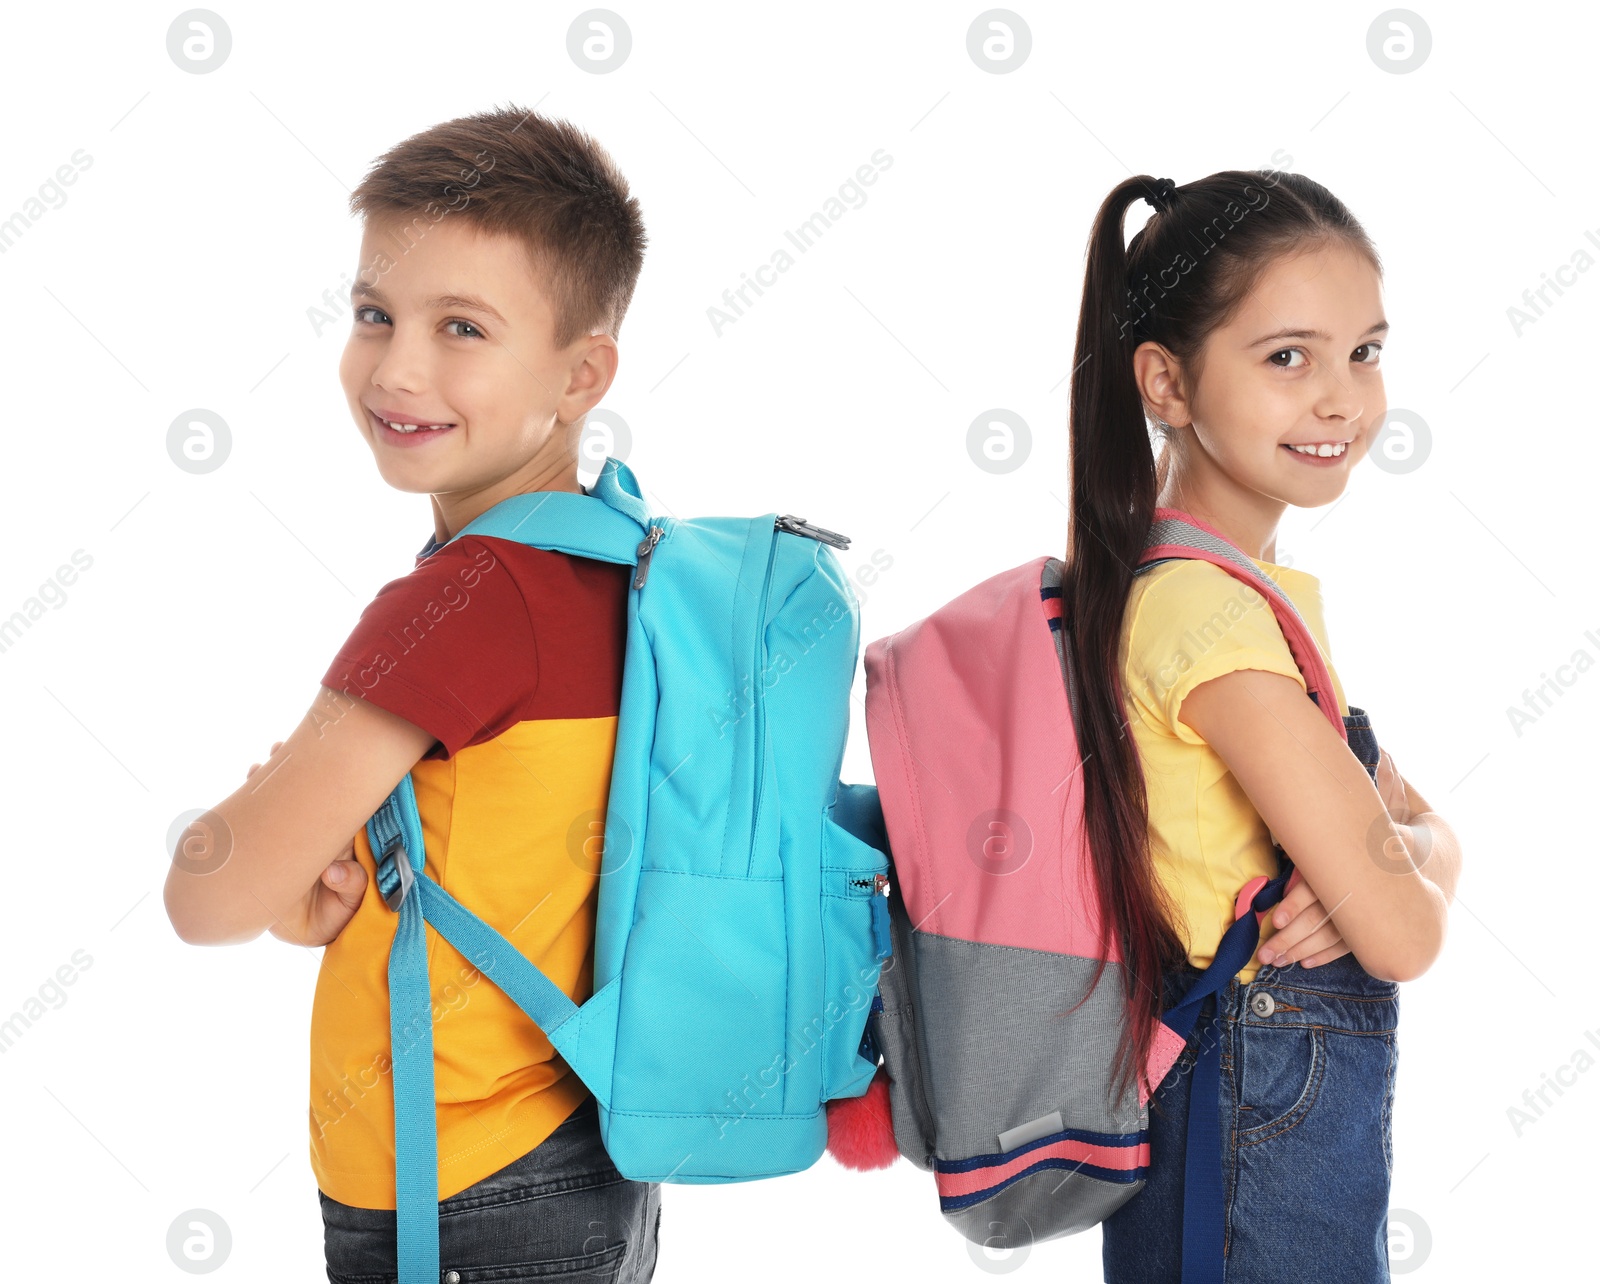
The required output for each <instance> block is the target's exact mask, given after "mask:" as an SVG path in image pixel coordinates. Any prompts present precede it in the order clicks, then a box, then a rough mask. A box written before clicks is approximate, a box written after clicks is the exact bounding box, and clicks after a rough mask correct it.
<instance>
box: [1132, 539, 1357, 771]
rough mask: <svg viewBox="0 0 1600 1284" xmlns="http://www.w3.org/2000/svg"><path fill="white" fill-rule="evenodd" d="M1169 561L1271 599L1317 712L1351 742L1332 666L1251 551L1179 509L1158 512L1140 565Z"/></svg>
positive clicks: (1284, 636)
mask: <svg viewBox="0 0 1600 1284" xmlns="http://www.w3.org/2000/svg"><path fill="white" fill-rule="evenodd" d="M1163 557H1184V558H1190V559H1194V560H1199V561H1206V562H1210V563H1211V564H1212V565H1213V566H1218V567H1221V568H1222V569H1223V570H1224V571H1226V572H1228V574H1229V575H1231V576H1233V577H1234V578H1235V579H1237V580H1240V581H1242V582H1244V583H1246V584H1249V585H1250V586H1251V587H1252V588H1254V589H1256V590H1257V591H1258V592H1259V593H1262V594H1263V595H1264V596H1265V597H1266V599H1267V602H1268V604H1269V605H1270V606H1271V607H1272V613H1273V615H1274V616H1275V617H1276V618H1277V621H1278V627H1279V628H1281V629H1282V630H1283V638H1284V641H1285V642H1287V643H1288V644H1289V654H1290V655H1292V656H1293V657H1294V662H1295V664H1296V665H1297V666H1299V669H1300V674H1301V676H1302V677H1304V678H1305V680H1306V689H1307V690H1308V691H1312V692H1315V693H1316V697H1317V708H1318V709H1320V710H1321V711H1322V714H1323V716H1324V717H1326V718H1327V719H1328V721H1329V722H1330V723H1332V725H1333V729H1334V730H1335V731H1337V732H1338V733H1339V738H1340V739H1341V740H1344V741H1345V742H1346V743H1348V742H1349V739H1350V737H1349V733H1348V732H1347V731H1346V730H1345V725H1344V714H1343V713H1342V711H1341V710H1340V709H1339V701H1338V698H1337V696H1336V695H1335V693H1334V689H1333V676H1332V675H1331V674H1330V673H1329V672H1328V665H1327V661H1326V660H1325V659H1324V658H1323V655H1322V649H1321V648H1320V647H1319V646H1318V645H1317V640H1316V638H1315V637H1313V636H1312V633H1311V629H1310V628H1309V626H1307V624H1306V622H1305V620H1304V619H1303V618H1302V617H1301V615H1300V612H1299V610H1297V609H1296V607H1295V604H1294V603H1293V602H1292V601H1290V600H1289V596H1288V594H1286V593H1285V592H1284V591H1283V590H1282V589H1280V588H1279V587H1278V586H1277V585H1276V584H1275V583H1273V581H1272V579H1271V577H1270V576H1268V575H1265V574H1263V573H1262V571H1261V568H1260V567H1258V566H1257V565H1256V564H1255V563H1254V562H1252V561H1251V560H1250V558H1249V556H1248V555H1247V554H1246V553H1245V551H1244V550H1243V549H1241V548H1240V547H1239V546H1238V545H1237V544H1235V543H1233V541H1232V540H1230V539H1229V538H1228V537H1227V536H1226V535H1224V534H1223V533H1222V532H1221V531H1219V530H1217V529H1216V528H1215V527H1214V526H1211V525H1209V524H1208V523H1206V522H1204V521H1202V520H1201V519H1200V518H1198V517H1193V516H1191V515H1190V514H1188V513H1185V512H1182V511H1181V510H1179V509H1176V508H1158V509H1156V513H1155V521H1154V522H1153V523H1152V524H1151V526H1150V535H1149V537H1148V541H1147V544H1146V547H1145V550H1144V556H1143V557H1141V558H1140V560H1139V566H1140V567H1141V568H1142V567H1144V566H1145V565H1146V564H1147V563H1149V562H1153V561H1155V560H1157V559H1158V558H1163Z"/></svg>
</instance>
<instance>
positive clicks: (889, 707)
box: [829, 508, 1348, 1281]
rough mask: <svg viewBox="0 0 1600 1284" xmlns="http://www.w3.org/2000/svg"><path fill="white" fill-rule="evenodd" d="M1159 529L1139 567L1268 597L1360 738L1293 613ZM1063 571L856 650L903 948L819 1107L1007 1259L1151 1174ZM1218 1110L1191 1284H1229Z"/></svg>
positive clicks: (1235, 949) (1232, 934) (1197, 1208)
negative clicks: (1089, 807)
mask: <svg viewBox="0 0 1600 1284" xmlns="http://www.w3.org/2000/svg"><path fill="white" fill-rule="evenodd" d="M1155 517H1156V520H1155V522H1154V524H1153V525H1152V526H1151V529H1150V535H1149V538H1148V540H1147V547H1146V549H1145V552H1144V555H1143V557H1142V559H1141V561H1140V565H1139V567H1138V568H1137V572H1143V571H1145V570H1147V569H1149V568H1150V567H1152V566H1155V565H1156V564H1158V563H1159V562H1163V561H1167V560H1169V559H1171V558H1202V559H1204V560H1206V561H1208V562H1211V563H1212V564H1214V565H1216V566H1219V567H1221V568H1222V569H1223V570H1225V571H1227V572H1228V573H1229V574H1230V575H1233V576H1234V577H1235V578H1237V579H1239V580H1241V581H1243V582H1244V583H1246V584H1249V585H1251V586H1252V587H1254V588H1255V589H1256V590H1257V591H1259V592H1260V593H1262V594H1263V595H1264V596H1265V598H1266V600H1267V601H1268V602H1269V603H1270V604H1271V606H1272V609H1273V612H1274V614H1275V616H1276V618H1277V620H1278V622H1279V624H1280V625H1281V626H1282V629H1283V633H1284V637H1285V639H1286V640H1287V641H1288V644H1289V648H1290V651H1291V652H1292V654H1293V655H1294V658H1295V661H1296V663H1297V664H1298V666H1299V668H1300V671H1301V673H1302V674H1303V675H1304V677H1305V679H1306V683H1307V687H1308V689H1309V694H1310V696H1311V697H1312V699H1313V700H1315V701H1316V702H1317V704H1318V706H1319V707H1320V708H1321V709H1322V710H1323V712H1324V713H1325V714H1326V715H1327V716H1328V718H1329V720H1330V721H1331V722H1332V723H1333V725H1334V726H1335V727H1336V728H1337V729H1338V731H1339V733H1340V735H1341V737H1345V738H1346V739H1347V740H1348V737H1347V735H1346V730H1345V725H1344V720H1343V718H1342V717H1341V715H1340V711H1339V709H1338V705H1337V701H1336V699H1335V697H1334V690H1333V685H1332V681H1331V679H1330V676H1329V673H1328V670H1327V667H1326V665H1325V663H1324V661H1323V658H1322V655H1321V652H1320V651H1319V649H1318V647H1317V644H1316V642H1315V640H1314V639H1313V638H1312V635H1311V633H1310V630H1309V629H1308V628H1307V626H1306V624H1305V622H1304V620H1302V618H1301V617H1300V614H1299V612H1298V611H1297V610H1296V609H1295V607H1294V604H1293V603H1292V602H1291V601H1290V600H1289V598H1288V597H1287V596H1285V595H1284V594H1283V593H1282V591H1281V590H1279V589H1278V587H1277V586H1276V585H1275V584H1274V583H1273V582H1272V581H1271V580H1270V579H1269V578H1267V577H1266V576H1265V575H1263V574H1262V572H1261V571H1260V569H1259V568H1258V567H1256V565H1255V564H1254V563H1253V562H1252V561H1251V560H1250V558H1249V557H1248V556H1246V555H1245V553H1244V552H1243V551H1242V550H1241V549H1239V548H1238V547H1237V546H1236V545H1234V544H1232V543H1231V542H1230V541H1229V540H1228V539H1227V538H1226V537H1224V536H1223V535H1222V534H1220V533H1219V532H1218V531H1216V530H1214V529H1213V528H1211V527H1210V526H1208V525H1207V524H1206V523H1204V522H1202V521H1199V520H1198V519H1196V518H1193V517H1190V516H1189V515H1188V514H1186V513H1182V512H1179V511H1177V510H1175V509H1168V508H1158V509H1157V510H1156V514H1155ZM1061 572H1062V563H1061V562H1060V561H1059V560H1057V559H1056V558H1044V557H1041V558H1035V559H1033V560H1032V561H1029V562H1026V563H1024V564H1023V565H1021V566H1018V567H1015V568H1013V569H1011V570H1009V571H1005V572H1003V573H1002V574H999V575H996V576H994V577H993V578H991V579H988V580H985V581H984V582H983V583H981V584H978V585H976V586H975V587H973V588H971V589H968V590H967V591H966V592H965V593H962V594H961V595H960V596H959V597H957V598H955V599H954V600H953V601H951V602H949V603H947V604H946V605H944V606H943V607H941V608H939V609H938V610H937V611H935V612H934V613H933V614H932V615H929V616H928V617H926V618H925V619H922V620H919V621H917V622H916V623H915V624H912V625H910V626H909V627H907V628H905V629H902V630H901V631H900V632H898V633H895V634H893V635H891V636H889V637H885V638H880V639H878V640H877V641H875V642H873V643H871V644H870V645H869V646H868V647H867V650H866V674H867V730H868V738H869V741H870V744H871V751H872V762H873V768H874V773H875V775H876V777H877V789H878V798H879V802H880V805H881V807H882V810H883V818H884V822H885V826H886V829H887V836H888V843H889V847H890V851H891V862H892V869H891V871H890V875H891V880H892V892H891V895H890V898H889V909H890V922H891V925H892V935H893V946H894V951H893V959H892V962H890V963H887V964H885V966H884V969H883V972H882V974H881V976H880V978H879V997H880V1000H881V1008H880V1006H879V1004H878V1003H876V1002H875V1003H874V1005H873V1009H874V1010H873V1016H872V1023H871V1026H870V1028H869V1031H868V1034H869V1038H870V1039H871V1040H872V1041H873V1042H875V1043H876V1045H877V1048H878V1050H879V1051H881V1054H882V1057H883V1065H882V1066H881V1067H880V1069H879V1071H878V1081H877V1082H875V1083H874V1084H873V1089H872V1091H869V1093H868V1094H867V1096H866V1097H864V1098H861V1099H859V1100H852V1101H849V1102H838V1103H834V1104H833V1105H832V1106H830V1107H829V1109H830V1112H831V1113H832V1115H833V1117H832V1118H831V1119H830V1136H831V1138H832V1140H830V1149H832V1150H833V1152H834V1154H835V1156H836V1157H837V1158H839V1159H840V1161H841V1162H843V1163H845V1164H847V1165H848V1166H851V1167H867V1166H876V1165H874V1164H873V1163H872V1162H871V1161H864V1160H863V1159H862V1158H861V1157H862V1156H863V1155H865V1154H868V1153H872V1152H873V1146H874V1142H876V1145H877V1146H878V1151H877V1153H879V1154H880V1155H882V1154H884V1153H885V1152H886V1154H887V1161H892V1158H893V1155H894V1152H895V1151H896V1150H898V1152H899V1154H901V1155H904V1156H905V1157H906V1158H907V1159H909V1160H910V1161H911V1162H912V1163H914V1164H916V1165H918V1166H919V1167H921V1168H924V1169H927V1170H930V1171H932V1173H933V1174H934V1181H935V1184H936V1185H937V1188H938V1194H939V1205H940V1209H941V1211H942V1212H943V1213H944V1215H945V1217H946V1218H947V1219H948V1220H949V1221H950V1223H951V1224H952V1225H954V1226H955V1227H956V1228H957V1229H958V1230H960V1231H961V1232H962V1234H963V1235H965V1236H966V1237H967V1238H968V1239H969V1240H972V1241H974V1242H977V1243H988V1244H991V1245H995V1246H1007V1245H1008V1246H1010V1247H1018V1246H1025V1245H1026V1244H1028V1243H1031V1242H1033V1241H1036V1240H1046V1239H1051V1238H1054V1237H1056V1236H1060V1235H1069V1234H1073V1233H1074V1232H1077V1231H1081V1230H1085V1229H1087V1228H1089V1227H1091V1226H1094V1225H1097V1224H1098V1223H1099V1222H1101V1221H1102V1220H1104V1219H1105V1218H1106V1217H1108V1216H1110V1215H1111V1214H1112V1213H1114V1212H1115V1211H1116V1210H1117V1209H1118V1208H1119V1207H1121V1206H1122V1204H1124V1203H1125V1202H1126V1201H1127V1200H1129V1199H1131V1198H1133V1197H1134V1196H1135V1195H1137V1194H1138V1192H1139V1190H1140V1189H1141V1188H1142V1187H1143V1185H1144V1180H1145V1173H1146V1169H1147V1167H1148V1165H1149V1163H1150V1149H1149V1142H1148V1132H1147V1125H1148V1121H1149V1114H1148V1109H1149V1101H1148V1095H1147V1093H1146V1092H1145V1091H1144V1089H1143V1087H1142V1085H1141V1086H1140V1087H1139V1089H1138V1091H1137V1095H1136V1096H1135V1094H1134V1090H1133V1089H1131V1088H1130V1089H1129V1090H1128V1091H1127V1092H1126V1093H1125V1094H1124V1095H1123V1097H1122V1099H1121V1100H1119V1101H1117V1102H1116V1104H1115V1105H1114V1106H1112V1105H1109V1104H1108V1096H1109V1089H1110V1085H1111V1075H1112V1061H1113V1057H1114V1055H1115V1052H1116V1047H1117V1042H1118V1039H1119V1037H1120V1035H1121V1033H1122V1030H1123V1023H1124V1021H1125V1020H1126V1016H1125V1007H1124V997H1123V994H1124V992H1123V988H1122V987H1123V981H1122V976H1123V973H1122V965H1121V958H1120V951H1119V949H1118V948H1117V945H1116V943H1115V942H1114V941H1113V942H1110V943H1109V944H1107V943H1105V942H1103V941H1102V939H1101V930H1100V914H1099V897H1098V896H1097V894H1096V880H1095V873H1094V867H1093V864H1092V862H1091V859H1090V853H1089V846H1088V840H1087V836H1086V833H1085V829H1084V823H1083V790H1082V780H1081V774H1080V772H1079V762H1080V753H1079V750H1078V748H1077V741H1076V738H1075V736H1074V732H1073V710H1072V695H1071V684H1070V682H1069V681H1068V680H1067V679H1068V674H1069V669H1068V663H1069V661H1068V655H1069V653H1068V650H1067V648H1066V647H1065V645H1064V638H1063V636H1062V632H1061V607H1062V601H1061V588H1060V583H1061ZM1284 864H1285V868H1284V869H1283V871H1282V872H1281V873H1280V874H1279V876H1278V877H1277V878H1275V879H1271V880H1268V879H1266V878H1257V879H1253V880H1251V881H1250V882H1249V883H1247V884H1246V885H1245V886H1244V887H1243V888H1241V889H1240V892H1239V896H1238V900H1237V902H1236V912H1235V922H1234V924H1233V926H1232V927H1231V928H1230V929H1229V930H1228V932H1227V933H1226V934H1225V935H1224V937H1223V941H1222V944H1221V946H1219V948H1218V950H1217V956H1216V960H1215V962H1213V963H1212V965H1211V967H1210V968H1208V969H1207V971H1206V972H1205V974H1204V975H1202V976H1201V977H1200V979H1199V980H1198V981H1197V982H1196V984H1195V986H1194V988H1193V989H1192V990H1191V992H1190V993H1189V994H1188V995H1187V996H1186V997H1185V998H1184V1000H1183V1001H1182V1002H1181V1003H1179V1004H1178V1006H1177V1007H1175V1008H1173V1009H1172V1010H1171V1011H1169V1012H1167V1013H1165V1014H1164V1015H1163V1018H1162V1020H1161V1022H1160V1023H1159V1024H1158V1026H1157V1028H1156V1031H1155V1035H1156V1038H1155V1042H1154V1044H1153V1047H1152V1054H1151V1057H1150V1061H1149V1064H1148V1071H1149V1076H1150V1081H1151V1082H1152V1083H1157V1084H1159V1083H1160V1082H1161V1080H1162V1079H1163V1078H1164V1077H1165V1076H1166V1074H1167V1072H1168V1071H1169V1070H1170V1069H1171V1067H1172V1065H1173V1063H1174V1062H1175V1061H1176V1059H1177V1057H1178V1056H1179V1054H1180V1053H1181V1052H1182V1051H1183V1050H1184V1047H1185V1045H1186V1042H1187V1040H1188V1038H1189V1036H1190V1034H1191V1032H1192V1031H1193V1030H1194V1029H1195V1028H1196V1023H1197V1019H1198V1018H1201V1016H1202V1009H1204V1011H1205V1016H1206V1018H1207V1019H1209V1015H1210V1010H1211V1008H1212V1006H1213V1001H1212V1000H1211V996H1212V995H1214V994H1217V993H1219V992H1220V991H1221V990H1222V989H1224V988H1226V986H1227V984H1228V982H1229V981H1230V980H1231V979H1232V977H1233V976H1234V975H1235V974H1236V973H1237V972H1238V971H1239V969H1240V968H1242V967H1244V966H1245V965H1246V964H1247V963H1248V962H1249V961H1250V958H1251V955H1252V954H1253V953H1254V952H1255V949H1256V947H1257V944H1258V943H1259V926H1260V920H1261V918H1262V916H1263V915H1264V914H1265V913H1266V912H1267V911H1268V910H1270V909H1271V907H1272V906H1273V905H1274V904H1276V903H1277V901H1278V899H1279V898H1280V897H1281V896H1282V894H1283V892H1284V891H1285V890H1286V889H1287V887H1288V885H1289V883H1290V881H1291V879H1295V878H1298V877H1299V875H1298V872H1297V871H1294V870H1293V867H1292V865H1290V864H1289V863H1288V862H1287V859H1286V858H1285V862H1284ZM1252 908H1253V909H1254V910H1255V911H1256V912H1255V913H1254V914H1251V913H1249V912H1248V911H1249V910H1251V909H1252ZM1102 959H1103V960H1104V961H1105V963H1106V967H1105V970H1104V972H1103V974H1102V976H1101V978H1100V981H1099V984H1098V985H1097V986H1096V987H1095V990H1094V992H1093V993H1092V994H1091V995H1090V996H1089V997H1088V999H1087V1000H1086V1001H1083V1002H1082V1003H1081V1004H1080V1000H1083V999H1084V994H1085V992H1086V990H1087V989H1088V985H1089V982H1090V981H1092V980H1093V979H1094V976H1095V972H1096V970H1097V968H1098V966H1099V964H1100V962H1101V961H1102ZM1074 1005H1079V1006H1077V1007H1076V1008H1075V1010H1073V1011H1071V1012H1067V1009H1069V1008H1073V1007H1074ZM1200 1047H1201V1048H1202V1049H1204V1050H1203V1051H1202V1052H1201V1053H1200V1054H1199V1056H1198V1058H1197V1062H1196V1066H1195V1070H1194V1075H1193V1082H1194V1084H1195V1087H1194V1089H1193V1090H1194V1091H1196V1092H1202V1091H1207V1092H1210V1093H1212V1094H1213V1097H1214V1096H1215V1094H1216V1093H1218V1092H1219V1091H1220V1087H1219V1079H1218V1065H1217V1056H1218V1053H1217V1047H1216V1040H1214V1039H1211V1040H1206V1039H1202V1040H1201V1041H1200ZM885 1083H886V1085H887V1102H886V1103H885V1101H884V1096H885V1092H884V1089H885ZM875 1108H876V1110H877V1112H878V1113H877V1114H876V1115H874V1113H873V1111H874V1109H875ZM1217 1116H1218V1112H1217V1111H1215V1110H1211V1111H1205V1110H1196V1111H1191V1112H1190V1121H1191V1125H1190V1133H1189V1138H1188V1148H1189V1154H1188V1158H1187V1162H1186V1180H1185V1253H1184V1257H1185V1269H1184V1279H1185V1280H1186V1281H1190V1280H1201V1279H1210V1278H1214V1279H1217V1280H1220V1279H1221V1264H1222V1242H1221V1227H1222V1203H1221V1201H1222V1192H1221V1158H1220V1156H1221V1139H1220V1137H1219V1135H1218V1131H1219V1124H1218V1118H1217ZM890 1127H892V1130H893V1142H892V1145H891V1144H890V1143H889V1141H888V1137H887V1130H888V1129H889V1128H890ZM874 1128H877V1129H878V1134H877V1136H876V1138H874V1137H873V1135H872V1133H873V1129H874ZM1208 1132H1209V1135H1207V1133H1208ZM1207 1156H1215V1158H1214V1159H1210V1160H1209V1161H1207V1159H1206V1158H1205V1157H1207Z"/></svg>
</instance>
